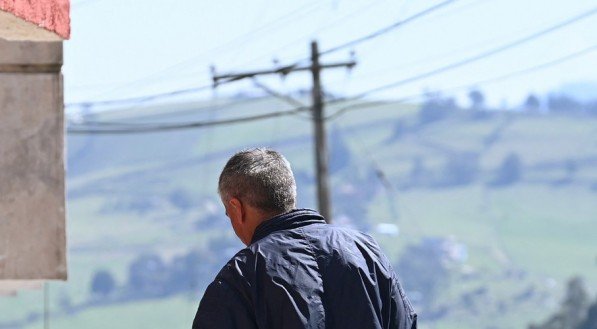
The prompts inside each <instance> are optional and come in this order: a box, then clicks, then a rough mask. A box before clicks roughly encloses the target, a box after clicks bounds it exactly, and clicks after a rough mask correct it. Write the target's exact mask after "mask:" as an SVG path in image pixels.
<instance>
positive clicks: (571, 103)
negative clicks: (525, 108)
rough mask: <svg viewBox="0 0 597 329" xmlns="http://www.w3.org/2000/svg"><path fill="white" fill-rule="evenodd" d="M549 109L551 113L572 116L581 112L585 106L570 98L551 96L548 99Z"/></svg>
mask: <svg viewBox="0 0 597 329" xmlns="http://www.w3.org/2000/svg"><path fill="white" fill-rule="evenodd" d="M547 107H548V108H549V111H550V112H554V113H565V114H570V113H574V112H580V111H581V110H582V107H583V106H582V104H581V103H580V102H579V101H577V100H576V99H574V98H572V97H570V96H567V95H557V94H551V95H549V96H548V98H547Z"/></svg>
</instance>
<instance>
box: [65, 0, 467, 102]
mask: <svg viewBox="0 0 597 329" xmlns="http://www.w3.org/2000/svg"><path fill="white" fill-rule="evenodd" d="M455 1H458V0H446V1H444V2H441V3H439V4H437V5H435V6H432V7H429V8H427V9H425V10H423V11H421V12H418V13H416V14H414V15H412V16H410V17H408V18H406V19H403V20H400V21H397V22H395V23H393V24H392V25H390V26H387V27H385V28H383V29H380V30H378V31H375V32H373V33H371V34H369V35H367V36H364V37H361V38H358V39H356V40H352V41H350V42H347V43H345V44H342V45H339V46H336V47H334V48H330V49H327V50H325V51H322V52H321V54H322V55H324V54H328V53H331V52H334V51H337V50H340V49H343V48H346V47H349V46H352V45H355V44H358V43H361V42H364V41H367V40H370V39H373V38H375V37H378V36H380V35H382V34H385V33H388V32H390V31H392V30H394V29H396V28H398V27H399V26H402V25H404V24H407V23H410V22H412V21H414V20H416V19H419V18H421V17H424V16H426V15H428V14H430V13H432V12H434V11H436V10H438V9H440V8H442V7H444V6H446V5H448V4H450V3H452V2H455ZM303 8H304V7H301V8H299V9H297V10H296V11H300V10H301V9H303ZM293 13H294V12H293ZM293 13H290V14H293ZM276 21H278V20H276ZM259 29H261V28H259ZM259 29H257V30H259ZM251 33H252V32H249V33H247V34H246V35H248V34H251ZM246 35H245V36H246ZM237 39H238V38H237ZM235 40H236V39H235ZM231 42H232V41H231ZM231 42H230V43H231ZM227 45H228V44H225V45H222V46H220V47H217V48H214V49H212V50H210V51H208V52H211V51H213V50H215V49H219V48H223V47H225V46H227ZM204 54H205V53H204ZM195 58H196V57H193V58H191V59H188V60H185V61H184V62H181V63H178V64H175V65H174V66H178V65H181V64H183V63H187V62H189V61H190V60H192V59H195ZM306 60H309V59H301V60H299V61H297V62H295V63H293V64H291V65H287V66H285V67H281V68H280V72H283V71H291V70H292V69H294V68H296V67H297V66H298V65H300V64H301V63H303V62H305V61H306ZM174 66H173V67H174ZM158 73H159V72H158ZM156 74H157V73H156ZM154 75H155V74H154ZM152 76H153V75H152ZM150 77H151V76H150ZM233 81H236V79H230V80H222V81H219V82H218V84H219V85H221V84H226V83H229V82H233ZM137 82H138V81H137ZM125 86H126V85H125ZM210 87H211V86H202V87H196V88H188V89H182V90H175V91H171V92H165V93H159V94H154V95H148V96H141V97H131V98H122V99H114V100H104V101H94V102H76V103H69V104H66V106H67V107H71V106H80V107H90V106H105V105H118V104H126V103H137V102H138V103H142V102H147V101H150V100H155V99H160V98H165V97H172V96H177V95H181V94H187V93H191V92H196V91H203V90H206V89H209V88H210Z"/></svg>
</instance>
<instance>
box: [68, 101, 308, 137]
mask: <svg viewBox="0 0 597 329" xmlns="http://www.w3.org/2000/svg"><path fill="white" fill-rule="evenodd" d="M308 110H310V107H307V106H304V107H297V108H294V109H292V110H287V111H276V112H269V113H264V114H258V115H253V116H246V117H239V118H231V119H223V120H214V121H196V122H187V123H178V124H159V125H156V124H153V125H149V124H148V125H135V126H134V127H133V126H130V127H118V128H109V129H104V128H99V129H98V128H97V127H93V128H89V127H83V128H81V127H69V128H68V130H67V131H68V133H69V134H108V135H111V134H136V133H151V132H163V131H172V130H183V129H193V128H203V127H213V126H222V125H229V124H235V123H244V122H250V121H257V120H263V119H269V118H275V117H280V116H287V115H294V114H297V113H300V112H304V111H308Z"/></svg>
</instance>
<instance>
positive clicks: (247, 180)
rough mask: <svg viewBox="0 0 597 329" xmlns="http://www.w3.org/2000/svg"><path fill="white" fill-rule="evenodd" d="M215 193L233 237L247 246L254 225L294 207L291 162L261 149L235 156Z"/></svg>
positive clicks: (225, 170) (225, 168)
mask: <svg viewBox="0 0 597 329" xmlns="http://www.w3.org/2000/svg"><path fill="white" fill-rule="evenodd" d="M218 192H219V193H220V197H221V198H222V202H223V203H224V207H225V208H226V214H227V215H228V217H230V220H231V222H232V227H233V228H234V231H235V232H236V235H237V236H238V237H239V238H240V239H241V240H242V241H243V243H245V244H246V245H249V244H250V243H251V239H252V237H253V232H254V231H255V228H256V227H257V225H259V224H260V223H261V222H263V221H264V220H267V219H269V218H271V217H273V216H276V215H279V214H283V213H286V212H289V211H291V210H292V209H294V208H295V202H296V183H295V181H294V176H293V175H292V170H291V169H290V163H288V161H287V160H286V159H285V158H284V156H282V155H281V154H280V153H278V152H276V151H273V150H268V149H264V148H257V149H250V150H245V151H241V152H238V153H236V154H235V155H234V156H232V158H230V160H228V162H227V163H226V166H224V169H223V170H222V173H221V174H220V180H219V182H218Z"/></svg>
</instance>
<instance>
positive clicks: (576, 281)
mask: <svg viewBox="0 0 597 329" xmlns="http://www.w3.org/2000/svg"><path fill="white" fill-rule="evenodd" d="M588 308H589V299H588V294H587V291H586V289H585V287H584V284H583V281H582V279H581V278H579V277H574V278H572V279H570V281H568V285H567V287H566V295H565V296H564V300H563V301H562V304H561V305H560V309H559V310H557V311H556V313H555V314H553V315H552V316H550V317H549V318H548V319H547V320H546V321H545V322H543V323H542V324H539V325H534V324H531V325H530V326H529V329H580V328H581V326H583V325H584V322H586V321H585V317H586V316H587V310H588ZM593 312H594V311H593ZM591 316H593V314H591ZM589 328H590V327H589ZM583 329H584V328H583Z"/></svg>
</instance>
